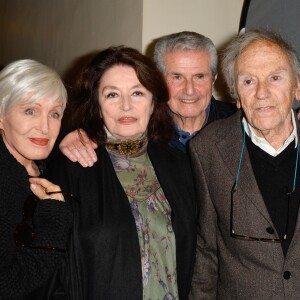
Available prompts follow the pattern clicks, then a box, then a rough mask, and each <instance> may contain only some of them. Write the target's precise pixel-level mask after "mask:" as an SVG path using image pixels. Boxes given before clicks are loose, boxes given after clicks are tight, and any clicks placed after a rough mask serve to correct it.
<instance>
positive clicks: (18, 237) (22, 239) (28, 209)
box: [15, 191, 79, 252]
mask: <svg viewBox="0 0 300 300" xmlns="http://www.w3.org/2000/svg"><path fill="white" fill-rule="evenodd" d="M46 194H47V195H53V194H62V195H64V196H66V197H69V198H71V199H73V200H75V201H79V200H78V199H76V198H75V197H74V196H73V195H72V194H69V193H65V192H63V191H54V192H47V193H46ZM38 201H43V200H40V199H39V198H38V197H37V196H35V195H33V194H32V195H29V196H28V197H27V198H26V200H25V202H24V206H23V210H22V221H21V223H20V224H18V225H17V227H16V230H15V242H16V246H17V247H27V248H34V249H42V250H55V251H60V252H66V250H65V249H60V248H57V247H51V246H49V247H39V246H32V245H31V243H32V242H33V240H34V239H35V232H34V230H33V228H32V226H31V225H30V224H31V222H32V218H33V214H34V211H35V208H36V204H37V202H38Z"/></svg>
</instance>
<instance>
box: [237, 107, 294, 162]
mask: <svg viewBox="0 0 300 300" xmlns="http://www.w3.org/2000/svg"><path fill="white" fill-rule="evenodd" d="M292 123H293V131H292V133H291V135H290V136H289V137H288V138H287V139H286V141H285V142H284V144H283V145H282V146H281V147H280V148H279V149H277V150H275V149H274V148H273V147H272V146H271V144H270V143H269V142H267V141H266V139H265V138H263V137H259V136H257V134H256V133H255V132H254V129H253V127H252V126H251V125H250V124H249V123H248V122H247V120H246V118H245V117H243V120H242V124H243V127H244V130H245V132H246V134H247V135H248V136H249V137H250V139H251V141H252V143H253V144H255V145H256V146H258V147H259V148H260V149H262V150H263V151H265V152H267V153H268V154H270V155H272V156H273V157H275V156H277V155H278V154H280V153H281V152H282V151H283V150H285V149H286V148H287V147H288V145H289V144H290V143H292V142H293V141H295V148H296V147H297V145H298V136H297V125H296V120H295V116H294V113H293V111H292Z"/></svg>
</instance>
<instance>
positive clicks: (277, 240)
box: [230, 129, 300, 243]
mask: <svg viewBox="0 0 300 300" xmlns="http://www.w3.org/2000/svg"><path fill="white" fill-rule="evenodd" d="M245 144H246V132H245V129H244V130H243V144H242V150H241V153H240V160H239V165H238V168H237V173H236V176H235V181H234V184H233V187H232V189H231V201H230V236H231V237H232V238H235V239H239V240H244V241H259V242H267V243H282V242H284V241H285V240H287V234H288V230H289V221H290V220H289V217H290V206H291V198H292V197H291V195H292V194H293V192H294V191H295V187H296V178H297V168H298V158H299V149H300V146H299V143H298V145H297V154H296V162H295V168H294V180H293V188H292V191H291V192H287V193H286V194H287V198H288V209H287V216H286V226H285V233H284V235H283V237H282V238H275V239H274V238H273V239H272V238H262V237H254V236H248V235H242V234H237V233H235V231H234V229H233V203H234V201H233V195H234V194H235V193H236V191H237V187H238V181H239V176H240V171H241V166H242V160H243V154H244V149H245Z"/></svg>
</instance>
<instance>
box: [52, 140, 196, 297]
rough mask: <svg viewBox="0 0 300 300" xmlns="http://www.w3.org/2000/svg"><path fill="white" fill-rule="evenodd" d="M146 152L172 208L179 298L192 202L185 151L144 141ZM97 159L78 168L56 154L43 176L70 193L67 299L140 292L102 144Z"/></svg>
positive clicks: (121, 201)
mask: <svg viewBox="0 0 300 300" xmlns="http://www.w3.org/2000/svg"><path fill="white" fill-rule="evenodd" d="M148 154H149V157H150V160H151V162H152V164H153V167H154V169H155V172H156V175H157V178H158V180H159V182H160V185H161V187H162V189H163V191H164V193H165V195H166V198H167V199H168V201H169V203H170V206H171V209H172V224H173V230H174V233H175V238H176V259H177V279H178V292H179V297H180V299H182V300H184V299H187V298H188V293H189V289H190V284H191V277H192V270H193V264H194V255H195V246H196V245H195V241H196V223H195V219H196V213H197V210H196V204H195V195H194V186H193V179H192V174H191V170H190V165H189V159H188V157H187V156H186V155H185V154H183V153H181V152H180V151H178V150H176V149H173V148H171V147H168V146H159V145H157V144H154V143H149V145H148ZM97 156H98V161H97V163H96V164H95V165H94V166H93V167H91V168H83V167H81V166H80V165H79V164H78V163H72V162H71V161H69V160H67V159H66V158H64V157H62V156H60V157H59V158H58V159H55V161H54V162H53V163H51V164H49V168H47V172H46V176H47V177H48V178H49V179H51V180H53V182H55V183H57V184H59V185H60V186H61V187H62V189H63V190H65V191H68V192H71V193H73V194H74V195H75V196H76V197H77V198H79V199H80V204H78V203H75V202H73V211H74V227H73V233H72V237H71V240H70V250H69V255H68V259H67V261H66V262H65V265H64V267H63V272H64V274H65V278H64V279H63V280H62V282H63V286H64V287H63V289H64V290H65V292H66V294H67V295H68V296H67V299H72V300H93V299H105V300H109V299H112V300H115V299H124V300H126V299H128V300H129V299H130V300H141V299H142V295H143V288H142V271H141V257H140V248H139V240H138V235H137V230H136V225H135V221H134V218H133V215H132V212H131V208H130V205H129V201H128V198H127V195H126V194H125V192H124V190H123V188H122V186H121V184H120V182H119V180H118V178H117V175H116V173H115V171H114V168H113V165H112V162H111V160H110V158H109V155H108V153H107V151H106V149H105V147H103V146H100V147H98V149H97Z"/></svg>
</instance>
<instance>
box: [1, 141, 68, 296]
mask: <svg viewBox="0 0 300 300" xmlns="http://www.w3.org/2000/svg"><path fill="white" fill-rule="evenodd" d="M28 179H29V176H28V173H27V171H26V169H25V168H24V167H23V166H22V165H21V164H20V163H19V162H18V161H17V160H16V159H15V158H14V157H13V156H12V155H11V154H10V152H9V151H8V150H7V148H6V146H5V144H4V143H3V140H2V138H0V299H1V300H4V299H11V300H16V299H25V298H26V297H25V296H26V295H27V294H29V293H30V292H32V291H33V290H35V289H36V288H38V287H39V286H41V285H42V284H43V283H44V282H45V281H46V280H47V278H48V277H50V275H51V273H52V272H53V271H54V269H55V267H56V266H57V265H58V264H59V262H60V261H61V258H62V256H63V255H64V254H63V253H61V252H56V251H50V250H37V249H29V248H18V247H16V244H15V239H14V232H15V229H16V226H17V225H18V224H19V223H20V222H21V220H22V209H23V206H24V201H25V199H26V198H27V197H28V196H29V195H31V194H32V193H31V191H30V188H29V180H28ZM71 222H72V215H71V212H70V211H69V210H68V209H67V207H66V205H65V203H64V202H60V201H55V200H42V201H40V202H38V204H37V207H36V209H35V214H34V219H33V226H34V231H35V233H36V238H35V240H34V242H33V244H32V246H40V247H46V246H52V247H57V248H65V247H66V240H67V234H68V231H69V229H70V226H71ZM26 299H27V298H26ZM28 299H31V300H32V297H28Z"/></svg>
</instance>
